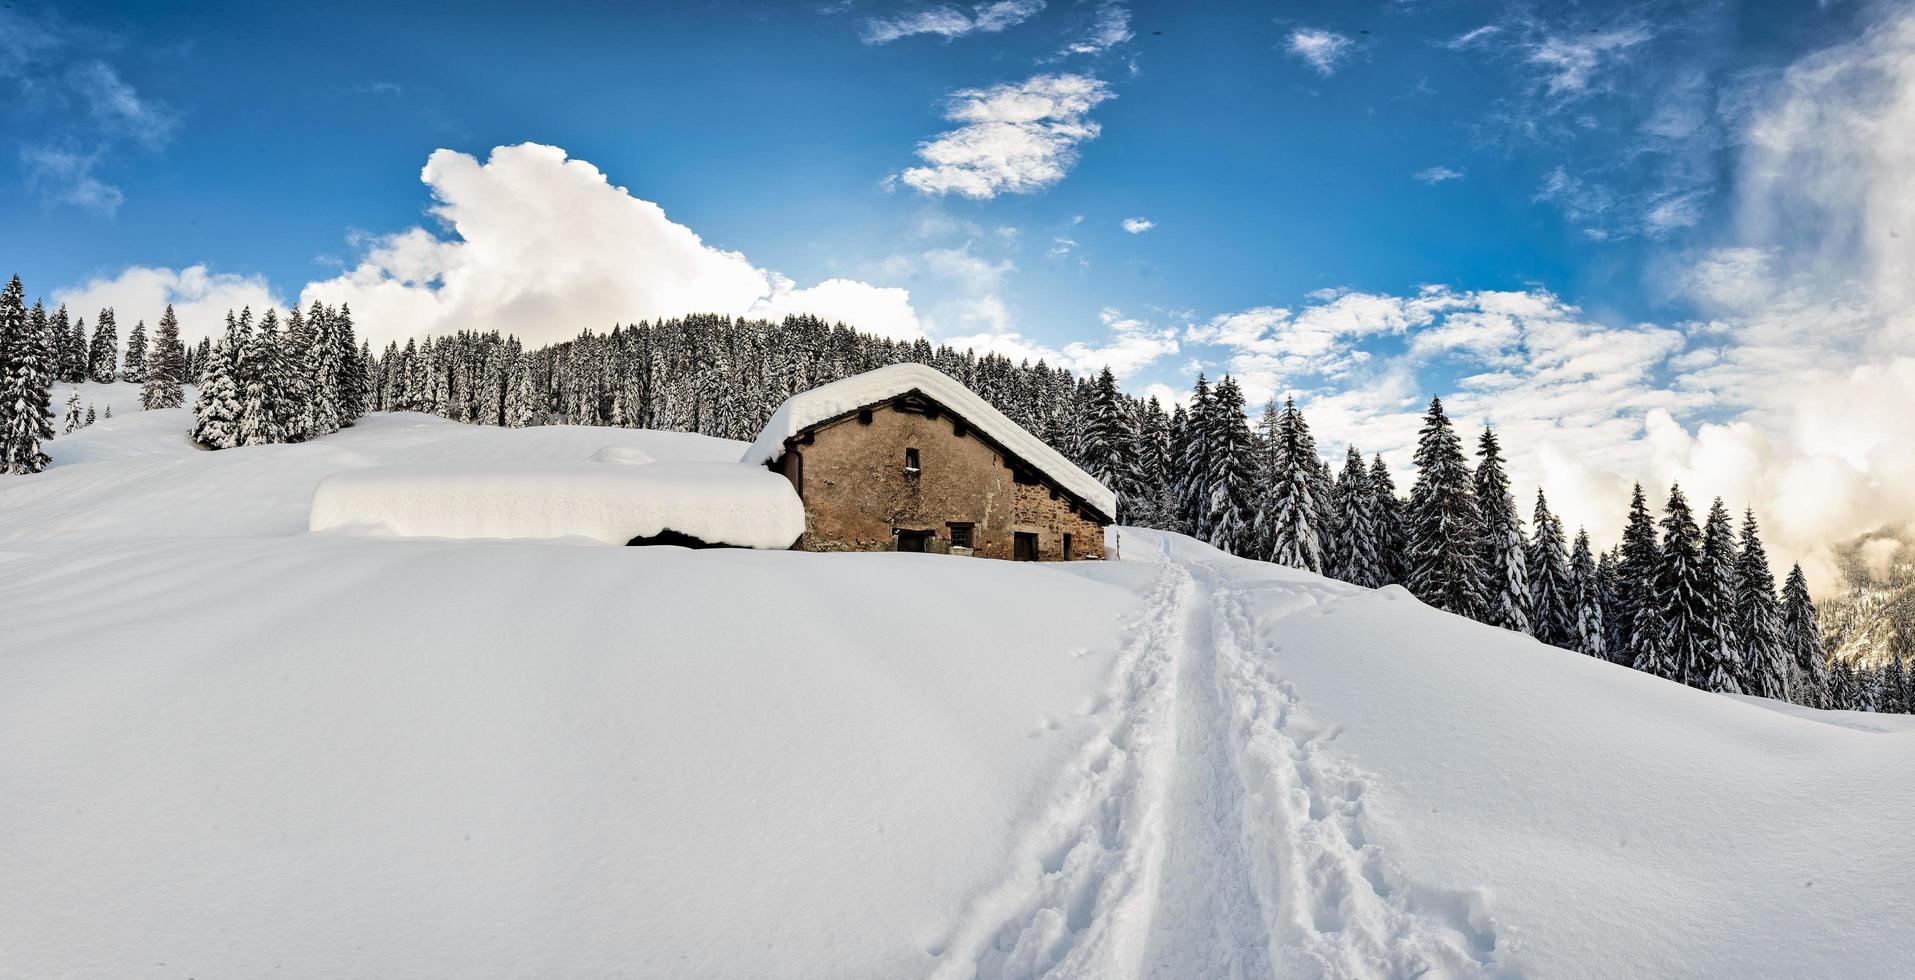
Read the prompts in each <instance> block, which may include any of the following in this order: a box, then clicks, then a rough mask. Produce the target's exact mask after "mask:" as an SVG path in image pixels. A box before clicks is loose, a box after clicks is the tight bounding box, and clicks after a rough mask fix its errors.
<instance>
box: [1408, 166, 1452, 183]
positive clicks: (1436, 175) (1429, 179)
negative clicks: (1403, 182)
mask: <svg viewBox="0 0 1915 980" xmlns="http://www.w3.org/2000/svg"><path fill="white" fill-rule="evenodd" d="M1411 176H1413V177H1415V178H1416V179H1417V180H1420V181H1422V182H1423V183H1425V184H1432V185H1434V184H1440V183H1443V182H1444V181H1446V180H1462V179H1463V172H1462V171H1461V170H1453V169H1451V168H1449V167H1440V166H1439V167H1426V168H1424V169H1422V170H1418V171H1417V172H1416V173H1414V174H1412V175H1411Z"/></svg>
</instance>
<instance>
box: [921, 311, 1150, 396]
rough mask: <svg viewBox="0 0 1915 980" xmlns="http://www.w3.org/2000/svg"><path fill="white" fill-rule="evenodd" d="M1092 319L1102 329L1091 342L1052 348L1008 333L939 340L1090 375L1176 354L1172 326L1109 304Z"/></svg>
mask: <svg viewBox="0 0 1915 980" xmlns="http://www.w3.org/2000/svg"><path fill="white" fill-rule="evenodd" d="M1098 319H1099V320H1100V321H1102V323H1103V325H1104V328H1105V331H1106V333H1105V336H1104V337H1103V339H1102V340H1101V341H1099V342H1097V343H1090V342H1085V341H1073V342H1071V343H1069V344H1066V345H1064V346H1063V347H1062V348H1058V347H1053V346H1050V345H1047V344H1045V343H1043V342H1041V341H1038V340H1036V339H1033V338H1031V337H1027V336H1025V335H1023V334H1020V333H1016V332H1013V331H1002V332H995V333H980V334H973V335H971V336H966V337H951V338H948V339H946V340H945V341H944V342H945V343H947V344H950V345H951V346H953V347H957V348H965V347H970V348H973V349H975V350H977V351H979V352H980V353H982V352H986V351H988V352H991V353H995V354H1002V355H1003V356H1005V357H1008V358H1010V359H1011V360H1013V361H1030V362H1033V363H1035V362H1037V361H1040V360H1041V361H1044V362H1046V363H1048V364H1050V365H1051V366H1052V367H1063V368H1068V369H1069V370H1071V371H1072V372H1075V373H1078V374H1092V373H1096V372H1099V371H1102V370H1103V369H1104V368H1107V367H1108V368H1110V372H1111V374H1113V375H1115V376H1116V377H1117V378H1119V379H1120V380H1121V379H1124V378H1128V377H1131V376H1132V375H1135V374H1136V373H1137V372H1139V371H1141V370H1143V369H1144V368H1146V367H1149V366H1150V365H1152V364H1154V363H1156V362H1157V361H1158V360H1160V359H1161V358H1163V357H1165V356H1167V355H1170V354H1175V353H1177V331H1176V328H1174V327H1154V326H1152V325H1150V324H1148V323H1146V322H1144V321H1142V320H1138V319H1135V318H1132V317H1127V316H1124V315H1123V314H1122V313H1121V312H1119V311H1117V310H1116V309H1112V308H1106V309H1105V310H1104V311H1103V312H1101V313H1100V314H1098Z"/></svg>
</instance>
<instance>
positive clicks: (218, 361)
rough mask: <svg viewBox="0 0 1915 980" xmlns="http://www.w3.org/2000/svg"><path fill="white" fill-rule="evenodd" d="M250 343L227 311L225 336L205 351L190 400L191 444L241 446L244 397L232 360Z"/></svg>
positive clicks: (217, 447) (212, 446)
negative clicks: (191, 418)
mask: <svg viewBox="0 0 1915 980" xmlns="http://www.w3.org/2000/svg"><path fill="white" fill-rule="evenodd" d="M251 341H252V337H251V336H250V335H249V334H248V333H246V332H242V331H241V329H240V322H239V320H237V319H236V318H235V317H234V316H233V314H232V312H231V311H230V310H229V311H227V314H226V333H225V335H224V336H222V337H221V338H220V341H219V343H217V344H214V345H212V346H211V347H209V348H208V349H207V352H206V362H205V364H206V366H205V369H204V370H203V371H202V372H201V374H200V379H199V394H198V396H196V397H195V398H194V399H193V441H194V442H197V443H200V444H201V445H205V446H209V447H211V448H213V449H231V448H233V447H234V446H237V445H239V444H240V442H239V438H240V434H239V424H240V414H241V402H240V400H241V398H242V397H243V394H242V391H241V387H240V380H239V375H238V371H237V370H236V367H237V366H236V364H235V361H236V360H237V358H238V356H241V354H242V352H244V351H245V349H246V346H247V345H248V344H249V343H250V342H251Z"/></svg>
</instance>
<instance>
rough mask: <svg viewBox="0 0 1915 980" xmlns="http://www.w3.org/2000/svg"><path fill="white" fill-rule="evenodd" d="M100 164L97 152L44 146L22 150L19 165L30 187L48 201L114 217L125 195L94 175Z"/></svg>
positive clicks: (25, 147) (124, 200) (22, 148)
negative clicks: (23, 170) (22, 168)
mask: <svg viewBox="0 0 1915 980" xmlns="http://www.w3.org/2000/svg"><path fill="white" fill-rule="evenodd" d="M98 162H99V156H98V154H94V153H72V152H68V151H65V150H55V149H51V148H48V147H44V146H24V147H21V148H20V163H21V164H22V166H24V167H25V168H26V173H27V186H28V187H29V188H31V189H32V190H33V191H35V192H36V193H38V194H40V195H41V196H42V197H44V198H46V199H47V200H50V201H55V202H57V203H60V204H71V205H73V206H75V207H78V208H83V209H85V210H88V211H92V212H94V213H96V214H100V215H104V216H106V217H112V216H113V215H115V214H118V213H119V210H120V205H121V204H124V203H125V202H126V195H125V194H123V193H121V191H120V189H119V188H117V187H114V186H113V185H111V184H109V183H107V182H105V181H103V180H101V179H100V178H99V177H97V176H95V175H94V173H93V168H94V165H95V164H96V163H98Z"/></svg>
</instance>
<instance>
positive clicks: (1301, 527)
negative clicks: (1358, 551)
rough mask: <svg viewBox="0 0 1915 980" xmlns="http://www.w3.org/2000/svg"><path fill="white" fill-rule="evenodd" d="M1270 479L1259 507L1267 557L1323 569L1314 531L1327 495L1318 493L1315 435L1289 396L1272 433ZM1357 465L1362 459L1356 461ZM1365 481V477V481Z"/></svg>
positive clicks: (1280, 562) (1300, 566)
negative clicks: (1267, 548)
mask: <svg viewBox="0 0 1915 980" xmlns="http://www.w3.org/2000/svg"><path fill="white" fill-rule="evenodd" d="M1271 439H1272V445H1271V447H1270V469H1271V473H1270V480H1271V481H1272V482H1271V483H1270V484H1269V485H1268V486H1267V487H1266V488H1265V493H1264V495H1263V499H1262V505H1261V507H1260V508H1259V514H1258V518H1259V522H1260V525H1261V527H1262V531H1263V533H1262V534H1260V535H1259V537H1261V538H1262V539H1263V541H1264V542H1266V543H1267V546H1268V547H1269V549H1270V551H1269V553H1268V557H1269V560H1270V561H1273V562H1276V563H1277V564H1279V565H1288V566H1290V567H1291V568H1301V569H1304V570H1306V571H1311V572H1320V571H1323V542H1322V540H1320V539H1319V538H1318V536H1317V527H1318V524H1319V523H1320V518H1319V514H1320V513H1321V512H1322V511H1323V510H1324V509H1325V508H1326V505H1327V504H1328V501H1327V499H1325V498H1322V497H1319V496H1317V489H1318V483H1319V476H1318V473H1317V467H1318V466H1319V465H1320V464H1319V462H1318V457H1317V444H1316V440H1315V439H1314V438H1312V437H1311V435H1310V426H1309V423H1308V422H1305V421H1304V418H1303V413H1302V412H1299V411H1297V403H1296V401H1295V400H1293V399H1288V398H1286V399H1284V402H1283V412H1282V413H1281V414H1280V415H1279V416H1278V417H1277V420H1276V428H1275V431H1274V432H1273V433H1272V434H1271ZM1358 462H1359V464H1360V463H1361V460H1360V459H1359V460H1358ZM1364 482H1365V483H1366V484H1367V483H1368V480H1367V479H1366V480H1365V481H1364Z"/></svg>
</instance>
